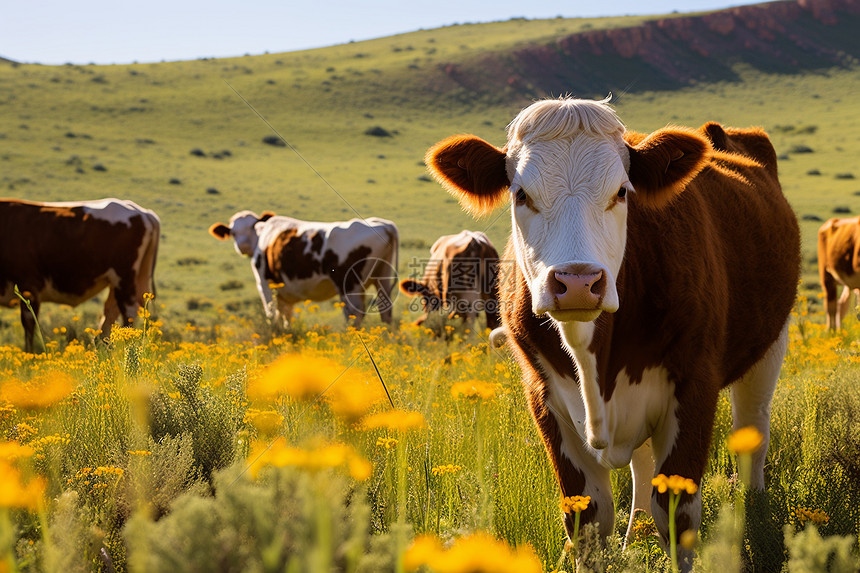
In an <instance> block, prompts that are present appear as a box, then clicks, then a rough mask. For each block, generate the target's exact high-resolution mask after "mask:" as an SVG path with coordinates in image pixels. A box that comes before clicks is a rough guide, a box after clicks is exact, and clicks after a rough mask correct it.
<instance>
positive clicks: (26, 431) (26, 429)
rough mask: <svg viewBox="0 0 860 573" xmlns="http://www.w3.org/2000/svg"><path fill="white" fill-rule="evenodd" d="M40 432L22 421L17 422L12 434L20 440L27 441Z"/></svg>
mask: <svg viewBox="0 0 860 573" xmlns="http://www.w3.org/2000/svg"><path fill="white" fill-rule="evenodd" d="M38 433H39V430H37V429H36V428H34V427H33V426H31V425H30V424H28V423H27V422H21V423H20V424H16V425H15V427H14V428H12V435H13V437H14V438H15V439H16V440H18V441H19V442H26V441H27V440H29V439H30V438H31V437H33V436H35V435H36V434H38Z"/></svg>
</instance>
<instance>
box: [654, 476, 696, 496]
mask: <svg viewBox="0 0 860 573" xmlns="http://www.w3.org/2000/svg"><path fill="white" fill-rule="evenodd" d="M651 485H653V486H656V487H657V491H658V492H660V493H666V491H667V490H670V489H671V490H672V493H674V494H675V495H678V494H680V493H681V491H682V490H683V491H686V492H687V493H689V494H690V495H692V494H694V493H696V491H697V490H698V489H699V487H698V486H697V485H696V482H694V481H693V480H691V479H688V478H685V477H682V476H679V475H671V476H669V477H666V476H665V475H664V474H660V475H658V476H657V477H655V478H654V479H652V480H651Z"/></svg>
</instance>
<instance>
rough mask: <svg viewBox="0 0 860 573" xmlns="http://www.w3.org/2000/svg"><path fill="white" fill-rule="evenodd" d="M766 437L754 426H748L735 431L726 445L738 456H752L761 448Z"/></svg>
mask: <svg viewBox="0 0 860 573" xmlns="http://www.w3.org/2000/svg"><path fill="white" fill-rule="evenodd" d="M763 441H764V436H763V435H762V433H761V432H759V431H758V429H757V428H756V427H754V426H746V427H744V428H740V429H738V430H735V431H734V432H732V433H731V435H730V436H729V439H728V441H727V442H726V445H727V446H728V448H729V450H731V451H732V452H734V453H736V454H750V453H752V452H754V451H756V450H758V449H759V448H760V447H761V444H762V442H763Z"/></svg>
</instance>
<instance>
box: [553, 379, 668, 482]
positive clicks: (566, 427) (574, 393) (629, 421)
mask: <svg viewBox="0 0 860 573" xmlns="http://www.w3.org/2000/svg"><path fill="white" fill-rule="evenodd" d="M544 372H545V373H546V374H547V387H548V390H549V392H548V396H547V401H548V402H549V406H550V410H551V411H552V413H553V414H554V415H555V416H556V418H557V419H558V425H559V427H560V428H561V433H562V440H563V442H568V441H569V440H577V441H578V442H579V444H580V445H578V446H573V445H572V444H565V445H566V447H564V450H565V452H573V451H577V450H580V449H582V448H584V449H585V450H586V451H587V452H588V453H589V454H590V455H592V456H593V457H594V459H595V460H597V461H598V462H599V463H600V465H602V466H604V467H606V468H609V469H616V468H621V467H624V466H626V465H627V464H629V463H630V460H631V458H632V456H633V451H634V450H635V449H636V448H638V447H639V446H641V445H642V444H643V443H644V442H645V440H647V439H648V438H649V437H652V436H653V438H654V440H655V442H656V443H655V446H657V443H659V445H660V446H664V445H667V444H669V443H673V442H674V440H675V436H676V435H677V430H678V423H677V417H676V407H677V400H676V399H675V385H674V383H672V382H671V381H670V380H669V375H668V372H667V371H666V369H665V368H663V367H661V366H658V367H654V368H647V369H646V370H645V371H644V372H643V375H642V379H641V381H639V382H637V383H631V381H630V377H629V376H628V374H627V372H626V370H622V372H621V373H620V374H619V375H618V377H617V378H616V380H615V391H614V392H613V393H612V397H611V398H610V399H609V400H608V401H607V400H603V421H602V424H603V426H604V427H603V428H601V430H602V432H601V433H602V434H603V435H604V436H605V437H606V438H607V444H606V447H605V448H602V449H595V448H593V447H591V446H589V445H588V442H587V440H586V435H587V433H586V419H587V411H586V402H585V401H584V399H583V396H582V393H581V391H580V387H579V384H578V383H577V382H576V380H574V379H573V378H570V377H568V376H563V375H561V374H559V373H558V372H556V371H555V370H554V369H552V367H550V366H549V365H546V366H545V367H544ZM655 449H658V450H663V449H664V448H662V447H656V448H655Z"/></svg>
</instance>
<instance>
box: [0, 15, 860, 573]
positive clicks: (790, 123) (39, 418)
mask: <svg viewBox="0 0 860 573" xmlns="http://www.w3.org/2000/svg"><path fill="white" fill-rule="evenodd" d="M642 20H643V19H636V18H630V19H600V20H546V21H525V20H512V21H509V22H500V23H496V24H486V25H460V26H452V27H449V28H445V29H440V30H423V31H419V32H415V33H413V34H407V35H403V36H396V37H391V38H384V39H380V40H374V41H370V42H361V43H354V44H346V45H342V46H335V47H332V48H326V49H322V50H313V51H308V52H296V53H288V54H266V55H259V56H245V57H241V58H233V59H218V60H198V61H190V62H169V63H157V64H133V65H118V66H92V65H87V66H79V65H66V66H40V65H34V64H26V65H25V64H15V63H8V62H4V61H0V168H2V169H0V187H2V189H3V192H2V195H4V196H7V197H16V198H26V199H31V200H72V199H94V198H100V197H109V196H112V197H122V198H127V199H132V200H134V201H136V202H138V203H139V204H141V205H143V206H145V207H148V208H151V209H153V210H155V211H156V212H157V213H158V214H159V216H160V217H161V220H162V232H163V235H162V241H161V248H160V252H159V262H158V265H157V268H156V277H155V278H156V284H157V296H156V298H155V300H153V301H151V302H150V303H149V304H148V307H147V309H146V311H145V312H144V313H143V314H144V316H142V317H141V319H140V320H139V321H138V324H137V325H136V328H122V329H118V330H117V331H116V332H115V333H114V334H113V335H112V337H111V340H110V341H109V343H108V344H107V345H104V344H98V343H95V342H94V341H93V336H94V334H95V333H94V331H93V330H92V329H93V328H95V326H96V324H97V316H98V314H99V313H100V312H101V303H100V302H99V301H92V302H89V303H86V304H85V305H82V306H80V307H78V308H75V309H71V308H67V307H58V306H45V307H43V311H42V319H41V324H42V329H43V332H44V335H45V338H46V340H47V349H46V350H47V352H46V353H44V354H41V355H29V354H25V353H23V352H22V351H21V350H20V347H21V345H22V339H23V334H22V329H21V326H20V322H19V319H18V311H17V310H11V309H6V310H0V344H2V346H0V430H2V436H0V440H2V441H0V484H2V486H3V487H2V488H0V490H2V491H0V572H2V571H60V570H63V571H291V572H304V571H323V570H326V571H329V570H337V571H349V572H365V571H366V572H371V571H398V572H399V571H405V570H427V571H437V572H440V573H441V572H444V571H462V572H464V573H465V572H467V571H532V570H533V571H553V570H566V571H572V570H573V569H574V564H573V562H572V558H571V548H570V547H569V546H566V544H565V533H564V528H563V526H562V520H561V515H562V510H561V509H560V506H559V502H560V494H559V490H558V487H557V485H556V483H555V478H554V476H553V474H552V468H551V467H550V465H549V464H548V462H547V460H546V456H545V453H544V449H543V445H542V442H541V440H540V438H539V436H538V434H537V432H536V430H535V428H534V425H533V422H532V420H531V418H530V415H529V414H528V411H527V408H526V404H525V398H524V396H523V393H522V391H521V389H520V387H519V372H518V368H517V366H516V365H515V364H514V363H513V361H512V359H511V357H510V356H509V355H508V354H507V352H506V351H504V350H494V349H492V348H490V347H489V346H488V344H487V342H486V337H487V332H486V331H484V330H482V329H480V328H476V329H475V331H473V332H470V331H464V330H463V329H456V328H448V329H444V327H443V330H444V331H445V333H446V335H445V336H442V337H439V336H434V335H433V334H432V333H431V332H429V330H428V329H425V328H420V327H416V326H414V325H412V324H411V322H412V320H413V319H414V318H415V317H416V316H417V313H416V310H415V309H414V308H412V307H411V306H410V305H409V302H410V301H407V300H405V297H403V296H401V297H399V298H398V299H397V300H396V301H395V304H396V310H395V320H396V322H397V325H396V326H395V327H394V328H391V329H389V328H386V327H383V326H380V324H379V319H378V316H377V315H376V314H375V313H371V315H370V316H369V318H368V320H367V321H366V323H365V328H364V329H361V330H354V329H349V328H346V327H345V326H344V325H343V323H342V319H341V311H340V308H339V307H338V303H337V302H335V301H330V302H325V303H319V304H316V303H305V304H303V305H300V306H299V308H297V311H298V312H297V317H296V319H295V320H294V321H293V323H292V324H291V326H290V328H289V330H288V331H287V332H275V331H273V330H272V329H271V328H270V327H269V326H268V325H267V324H266V323H265V319H264V317H263V313H262V308H261V304H260V302H259V298H258V296H257V294H256V290H255V288H254V283H253V278H252V276H251V272H250V269H249V268H248V262H247V261H246V260H244V259H242V258H240V256H239V255H238V254H236V252H235V251H234V250H233V249H232V246H230V245H229V244H226V243H220V242H218V241H216V240H214V239H213V238H212V237H211V236H210V235H209V234H208V233H207V232H206V231H207V229H208V227H209V226H210V225H211V224H212V223H214V222H217V221H224V222H226V221H227V220H228V219H229V217H230V216H231V215H232V214H233V213H234V212H236V211H238V210H242V209H252V210H255V211H257V212H262V211H264V210H271V211H275V212H276V213H279V214H285V215H290V216H294V217H298V218H302V219H309V220H338V219H346V218H350V217H353V216H362V217H369V216H382V217H385V218H389V219H392V220H393V221H395V223H397V225H398V227H399V229H400V238H401V250H400V269H399V271H400V274H401V277H407V276H415V275H418V274H421V272H422V261H423V260H424V259H426V257H427V255H428V253H429V246H430V245H431V244H432V243H433V241H434V240H435V239H436V238H437V237H438V236H439V235H442V234H448V233H456V232H458V231H459V230H461V229H464V228H466V229H473V230H481V231H485V232H486V233H487V234H488V235H489V236H490V237H491V239H492V240H493V241H494V243H495V244H496V245H497V247H499V248H500V249H501V247H502V246H503V245H504V242H505V239H506V236H507V233H508V231H509V225H510V223H509V222H508V220H509V214H508V213H507V212H506V211H505V210H500V211H499V212H498V213H496V214H494V215H493V216H491V217H489V218H486V219H483V220H474V219H472V218H470V217H469V216H468V215H466V214H464V213H462V212H461V210H460V208H459V206H458V205H457V204H456V202H455V201H454V200H453V199H452V198H450V197H448V196H447V195H446V194H445V193H444V191H442V189H441V188H440V187H439V186H438V185H436V184H435V183H433V182H432V181H430V180H429V177H428V176H427V174H426V169H425V167H424V164H423V154H424V151H425V150H426V149H427V148H428V147H429V146H430V145H432V144H433V143H435V142H436V141H438V140H440V139H442V138H444V137H446V136H448V135H451V134H454V133H475V134H477V135H479V136H481V137H484V138H486V139H487V140H488V141H491V142H494V143H497V144H499V145H501V144H503V142H504V128H505V126H506V124H507V122H508V121H510V119H511V118H512V117H513V116H514V114H515V113H516V112H517V111H518V110H519V109H520V108H521V107H522V106H523V105H524V104H525V103H528V102H527V101H526V102H523V101H516V100H515V99H512V100H510V101H503V100H496V99H490V98H486V97H478V96H475V97H470V96H469V94H465V93H462V92H461V91H457V90H450V89H447V88H446V86H445V85H444V84H443V83H441V80H439V68H440V67H443V66H444V65H445V64H446V62H449V61H456V60H457V59H458V58H467V57H470V56H471V55H474V54H478V53H483V52H486V51H492V50H498V51H503V50H511V49H515V48H516V47H517V46H520V45H526V44H535V43H542V42H549V41H551V40H552V38H555V37H558V36H559V35H562V34H569V33H573V32H574V31H576V30H578V29H583V28H584V27H589V28H595V27H601V26H604V27H622V26H630V25H635V24H636V23H637V22H640V21H642ZM858 69H860V68H858V67H857V65H856V62H855V64H854V65H848V66H845V67H840V68H829V69H821V70H811V71H810V70H806V71H804V72H803V73H797V74H791V75H787V74H779V73H775V72H772V71H767V70H763V69H759V68H753V67H749V66H738V67H737V68H736V69H735V72H736V74H737V78H739V79H738V80H733V81H724V82H712V83H702V84H692V85H688V86H686V87H683V88H679V89H674V90H667V91H659V92H658V91H636V90H626V88H627V85H626V84H623V85H618V86H613V85H608V86H606V88H607V89H606V90H605V91H606V93H608V92H609V91H612V92H613V96H614V102H615V105H616V107H617V109H618V111H619V115H620V116H621V118H622V119H623V120H624V121H625V123H626V124H627V125H628V127H629V128H630V129H632V130H636V131H650V130H653V129H655V128H658V127H661V126H664V125H666V124H680V125H691V126H698V125H701V124H702V123H704V122H706V121H709V120H715V121H720V122H722V123H724V124H726V125H734V126H746V125H761V126H763V127H764V128H765V129H766V130H767V131H768V132H769V133H770V134H771V137H772V139H773V142H774V145H775V147H776V149H777V152H778V154H779V155H780V166H779V168H780V173H781V181H782V184H783V188H784V191H785V193H786V195H787V197H788V198H789V201H790V202H791V203H792V205H793V206H794V208H795V210H796V212H797V214H798V217H799V218H800V219H801V229H802V234H803V261H804V268H803V279H802V281H801V284H800V292H801V297H800V299H799V301H798V303H797V306H796V309H795V312H794V314H793V318H792V324H791V345H790V348H789V352H788V355H787V357H786V361H785V364H784V367H783V373H782V378H781V380H780V383H779V386H778V388H777V393H776V396H775V399H774V410H773V418H772V420H773V421H772V435H771V446H770V451H769V455H768V463H767V466H766V468H765V471H766V481H767V485H768V499H767V500H765V499H763V498H759V497H753V498H749V499H745V490H744V487H743V483H742V480H741V479H740V478H739V476H738V465H737V460H736V457H735V455H734V454H733V453H732V452H730V451H729V450H728V448H727V446H726V439H727V437H728V436H729V432H730V428H731V414H730V406H729V400H728V396H727V395H724V396H723V397H722V398H721V401H720V404H719V412H718V416H717V424H716V428H715V433H714V439H713V444H712V451H711V458H710V460H711V461H710V466H709V469H708V472H707V474H706V478H705V480H704V481H703V483H702V492H703V500H704V505H703V511H704V514H703V527H702V530H701V532H700V537H699V539H698V540H696V541H695V542H694V543H695V544H696V547H697V549H698V552H699V562H698V563H697V566H696V570H697V571H724V570H726V568H729V569H734V570H738V569H739V568H740V566H741V564H740V561H739V560H740V556H741V555H742V554H745V555H752V556H753V557H754V559H756V560H759V559H760V558H763V559H764V560H765V562H766V563H768V568H766V569H763V570H766V571H780V570H781V569H782V568H785V570H787V571H824V570H830V571H855V570H857V569H858V567H860V565H858V561H857V551H858V533H860V397H858V396H860V394H858V392H857V380H858V371H857V368H858V362H860V321H858V320H857V317H856V316H850V317H849V319H848V320H847V321H846V330H844V331H842V332H840V333H836V334H829V333H827V332H826V331H825V330H824V328H823V325H822V323H823V317H822V315H821V307H822V305H821V303H820V297H819V296H818V292H819V290H820V288H819V287H818V285H817V262H816V259H815V232H816V230H817V228H818V226H819V225H820V224H821V222H822V221H823V220H826V219H827V218H829V217H831V216H834V215H835V214H842V216H847V215H848V214H856V213H858V212H860V182H858V181H857V178H858V177H860V161H858V159H857V158H858V154H857V152H856V149H858V145H860V101H858V100H857V98H856V97H853V95H852V94H856V93H860V73H858ZM570 91H571V93H573V94H575V95H579V96H584V97H586V96H587V97H603V96H605V95H606V93H576V86H571V88H570ZM551 95H558V94H551ZM375 128H378V129H375ZM380 130H382V131H380ZM368 132H373V133H377V134H379V133H382V132H384V133H387V135H368ZM278 135H279V136H281V137H282V138H283V139H284V140H286V142H288V145H271V144H267V143H264V141H263V139H264V138H266V137H270V136H278ZM22 240H24V238H22ZM4 248H6V246H4ZM851 314H852V315H854V314H855V313H851ZM613 482H614V485H615V491H616V510H617V517H616V525H617V527H616V529H617V530H618V531H619V534H620V535H621V534H623V528H624V526H625V524H626V522H627V518H628V516H627V515H626V512H627V511H628V510H629V500H630V495H631V493H630V476H629V471H627V470H620V471H617V472H614V473H613ZM741 507H746V516H747V518H746V534H745V535H742V534H741V529H742V528H741V527H740V525H739V524H738V523H737V522H736V520H735V519H734V517H735V515H737V510H738V509H739V508H741ZM584 534H585V536H586V539H591V543H586V544H585V545H584V546H580V547H578V548H577V550H578V551H579V552H580V557H581V563H580V567H579V570H581V571H607V570H612V571H663V570H669V569H670V564H669V562H668V560H667V559H666V557H665V555H664V553H663V551H662V549H661V548H660V547H659V544H658V542H657V538H656V535H655V533H654V530H653V525H651V524H649V522H648V521H647V520H643V521H642V523H641V524H640V527H639V528H638V529H637V537H636V540H635V541H634V543H633V544H632V545H631V546H630V547H628V548H627V549H626V550H622V549H621V543H622V541H621V538H620V536H619V537H615V538H613V539H611V540H610V541H609V542H608V543H607V544H606V545H604V546H600V545H598V544H596V543H594V542H593V535H594V534H593V532H590V531H585V532H584ZM494 556H495V558H496V560H492V559H493V557H494ZM421 567H424V569H420V568H421ZM470 567H471V568H470Z"/></svg>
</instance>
